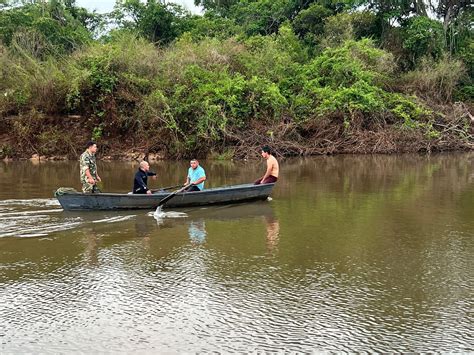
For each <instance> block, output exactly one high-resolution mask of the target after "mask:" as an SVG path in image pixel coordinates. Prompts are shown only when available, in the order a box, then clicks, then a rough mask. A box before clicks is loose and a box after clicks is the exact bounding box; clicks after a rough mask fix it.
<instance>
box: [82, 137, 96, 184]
mask: <svg viewBox="0 0 474 355" xmlns="http://www.w3.org/2000/svg"><path fill="white" fill-rule="evenodd" d="M95 152H97V144H96V143H95V142H92V141H90V142H88V143H87V149H86V151H85V152H84V153H82V154H81V158H80V159H79V169H80V174H81V183H82V192H89V193H93V192H95V191H96V189H97V187H96V184H97V182H99V181H101V178H100V176H99V175H98V174H97V164H96V161H95Z"/></svg>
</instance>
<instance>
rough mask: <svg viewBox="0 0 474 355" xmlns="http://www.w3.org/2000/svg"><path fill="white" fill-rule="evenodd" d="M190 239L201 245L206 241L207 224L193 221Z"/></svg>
mask: <svg viewBox="0 0 474 355" xmlns="http://www.w3.org/2000/svg"><path fill="white" fill-rule="evenodd" d="M188 233H189V239H191V241H192V242H194V243H197V244H200V243H204V241H205V240H206V235H207V234H206V223H205V222H204V221H203V220H198V221H191V222H190V223H189V227H188Z"/></svg>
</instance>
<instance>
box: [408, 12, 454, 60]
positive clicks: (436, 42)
mask: <svg viewBox="0 0 474 355" xmlns="http://www.w3.org/2000/svg"><path fill="white" fill-rule="evenodd" d="M444 47H445V43H444V30H443V25H442V24H441V23H440V22H439V21H436V20H431V19H429V18H428V17H426V16H416V17H414V18H412V19H410V20H409V21H408V25H407V26H406V28H405V33H404V40H403V48H405V49H407V50H408V51H409V53H410V59H411V62H412V64H413V65H416V64H417V63H418V62H419V60H420V59H421V58H424V57H430V58H432V59H435V60H436V59H438V58H440V57H441V55H442V53H443V49H444Z"/></svg>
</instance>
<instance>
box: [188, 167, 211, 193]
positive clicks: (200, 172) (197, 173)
mask: <svg viewBox="0 0 474 355" xmlns="http://www.w3.org/2000/svg"><path fill="white" fill-rule="evenodd" d="M190 165H191V166H190V168H189V169H188V176H187V178H186V182H185V183H184V185H191V186H190V187H188V188H187V189H186V191H188V192H191V191H202V190H204V181H206V172H205V171H204V169H203V168H202V167H201V166H200V165H199V161H198V160H197V159H193V160H191V161H190Z"/></svg>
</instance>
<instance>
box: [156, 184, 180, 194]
mask: <svg viewBox="0 0 474 355" xmlns="http://www.w3.org/2000/svg"><path fill="white" fill-rule="evenodd" d="M181 186H183V185H181V184H179V185H174V186H167V187H160V188H159V189H152V190H151V192H153V193H155V192H160V191H166V190H170V189H175V188H177V187H181Z"/></svg>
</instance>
